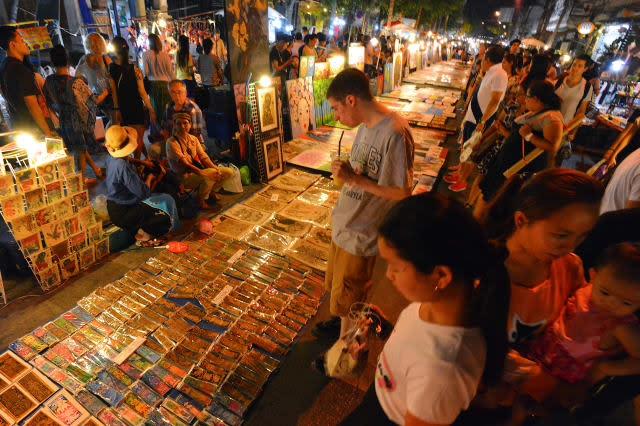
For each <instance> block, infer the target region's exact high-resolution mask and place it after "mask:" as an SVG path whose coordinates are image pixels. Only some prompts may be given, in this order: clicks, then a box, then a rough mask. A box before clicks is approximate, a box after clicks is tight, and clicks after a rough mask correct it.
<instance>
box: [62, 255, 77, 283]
mask: <svg viewBox="0 0 640 426" xmlns="http://www.w3.org/2000/svg"><path fill="white" fill-rule="evenodd" d="M60 269H61V270H62V278H63V279H67V278H69V277H72V276H74V275H76V274H77V273H78V271H79V269H78V260H77V259H76V255H75V254H71V255H70V256H67V257H65V258H64V259H62V260H60Z"/></svg>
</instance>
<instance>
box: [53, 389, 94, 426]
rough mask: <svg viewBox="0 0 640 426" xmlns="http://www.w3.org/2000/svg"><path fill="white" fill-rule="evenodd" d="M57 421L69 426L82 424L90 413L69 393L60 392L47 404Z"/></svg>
mask: <svg viewBox="0 0 640 426" xmlns="http://www.w3.org/2000/svg"><path fill="white" fill-rule="evenodd" d="M45 407H47V408H48V409H49V411H50V412H51V414H53V415H54V417H55V418H56V419H58V420H59V421H60V422H62V423H63V424H65V425H67V426H76V425H79V424H81V423H82V422H83V421H84V420H85V419H86V418H88V417H89V413H88V412H87V411H86V410H85V409H84V408H82V407H81V406H80V404H79V403H78V402H77V401H75V400H74V399H73V397H72V396H71V395H70V394H69V393H68V392H67V391H64V390H63V391H60V392H59V393H57V394H56V395H54V396H53V398H51V399H50V400H49V401H47V402H46V403H45Z"/></svg>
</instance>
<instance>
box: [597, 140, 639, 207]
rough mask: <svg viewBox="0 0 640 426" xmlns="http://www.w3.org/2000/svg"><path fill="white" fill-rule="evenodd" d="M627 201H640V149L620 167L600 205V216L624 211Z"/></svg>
mask: <svg viewBox="0 0 640 426" xmlns="http://www.w3.org/2000/svg"><path fill="white" fill-rule="evenodd" d="M627 201H640V149H636V150H635V151H633V152H632V153H631V154H629V156H628V157H627V158H625V159H624V161H623V162H622V163H620V164H619V165H618V167H617V168H616V171H615V172H614V173H613V177H612V178H611V180H610V181H609V184H608V185H607V190H606V191H605V193H604V197H603V198H602V204H600V214H603V213H606V212H610V211H614V210H622V209H624V206H625V205H626V204H627Z"/></svg>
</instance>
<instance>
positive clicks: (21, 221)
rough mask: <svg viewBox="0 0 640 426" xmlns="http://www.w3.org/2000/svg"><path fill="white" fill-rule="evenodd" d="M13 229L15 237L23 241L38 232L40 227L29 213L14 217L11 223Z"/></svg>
mask: <svg viewBox="0 0 640 426" xmlns="http://www.w3.org/2000/svg"><path fill="white" fill-rule="evenodd" d="M9 223H10V224H11V229H12V230H13V236H14V237H15V238H16V239H21V238H24V237H28V236H29V235H32V234H33V233H34V232H38V226H37V225H36V221H35V219H34V218H33V215H31V214H29V213H27V214H26V215H23V216H18V217H14V218H13V219H11V221H9Z"/></svg>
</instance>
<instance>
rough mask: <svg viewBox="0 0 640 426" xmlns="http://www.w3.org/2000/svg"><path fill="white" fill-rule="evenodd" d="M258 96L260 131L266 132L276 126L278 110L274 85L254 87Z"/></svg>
mask: <svg viewBox="0 0 640 426" xmlns="http://www.w3.org/2000/svg"><path fill="white" fill-rule="evenodd" d="M256 97H257V98H258V114H259V117H260V131H261V132H263V133H264V132H268V131H269V130H273V129H276V128H277V127H278V111H277V102H276V88H275V87H261V88H256Z"/></svg>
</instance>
